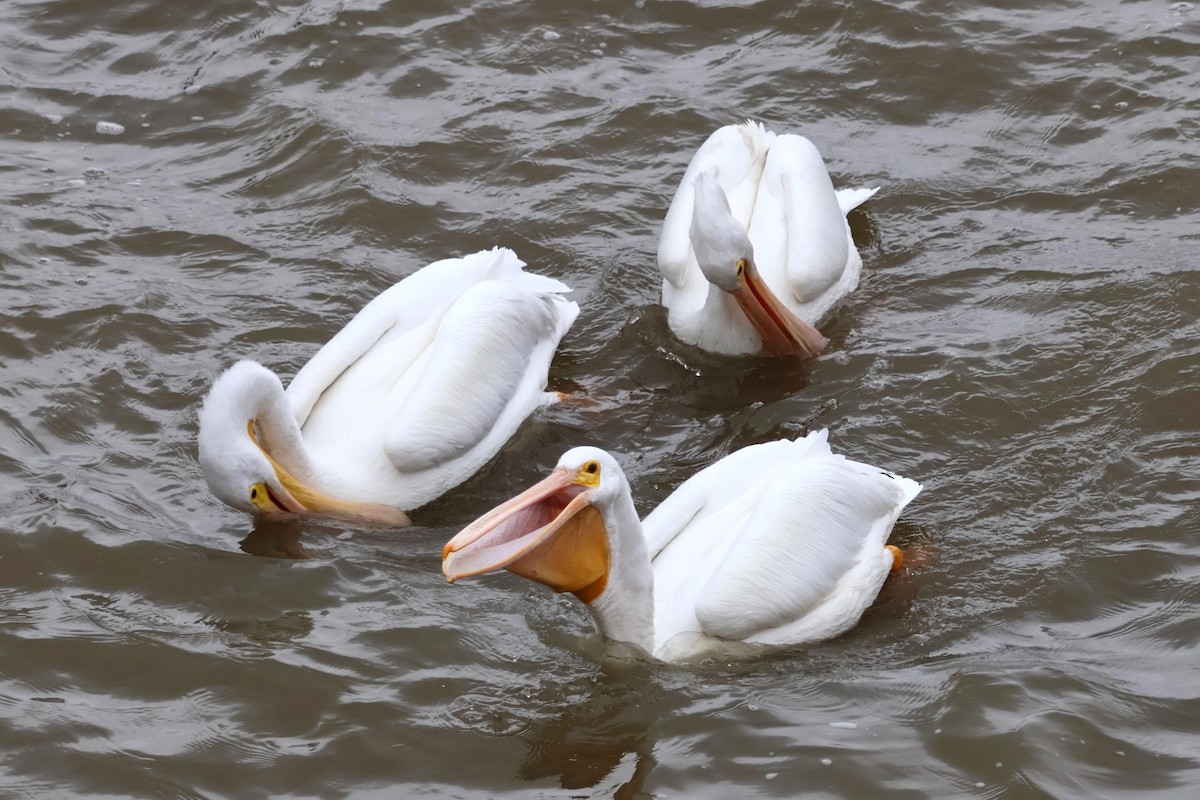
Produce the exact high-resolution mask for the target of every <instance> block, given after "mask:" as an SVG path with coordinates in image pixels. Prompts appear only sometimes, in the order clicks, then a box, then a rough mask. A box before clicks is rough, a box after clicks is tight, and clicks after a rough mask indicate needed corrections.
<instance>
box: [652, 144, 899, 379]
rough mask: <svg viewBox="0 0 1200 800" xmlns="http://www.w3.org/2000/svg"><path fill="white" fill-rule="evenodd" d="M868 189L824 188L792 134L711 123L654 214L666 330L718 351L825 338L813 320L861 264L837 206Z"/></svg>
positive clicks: (804, 347) (793, 350)
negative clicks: (659, 219)
mask: <svg viewBox="0 0 1200 800" xmlns="http://www.w3.org/2000/svg"><path fill="white" fill-rule="evenodd" d="M876 191H878V189H877V188H876V189H850V190H842V191H838V192H835V191H834V188H833V183H832V182H831V181H830V179H829V173H828V172H827V171H826V169H825V163H824V161H823V160H822V159H821V155H820V153H819V152H818V151H817V148H816V147H815V146H813V144H812V143H811V142H810V141H809V140H808V139H805V138H804V137H803V136H797V135H794V134H783V135H779V136H776V135H775V134H774V133H771V132H770V131H767V130H766V129H765V128H764V127H763V126H762V124H761V123H754V122H747V123H745V124H743V125H727V126H725V127H723V128H720V129H719V130H717V131H716V132H715V133H713V134H712V135H711V136H710V137H709V138H708V140H707V141H705V142H704V144H703V145H701V147H700V149H699V150H698V151H697V152H696V155H695V156H694V157H693V158H692V161H691V163H690V164H688V167H687V170H686V171H685V172H684V175H683V179H682V180H681V181H680V183H679V188H678V190H677V191H676V192H675V197H674V199H673V200H672V201H671V205H670V208H669V209H668V210H667V215H666V218H665V219H664V220H663V228H662V235H661V237H660V239H659V248H658V265H659V269H660V270H661V272H662V275H663V293H662V299H663V305H664V306H666V308H667V319H668V322H669V323H670V326H671V330H672V331H674V332H675V335H677V336H678V337H679V338H680V339H682V340H683V341H685V342H688V343H690V344H694V345H697V346H699V347H702V348H704V349H706V350H711V351H714V352H718V353H727V354H748V353H766V354H770V355H797V354H799V355H813V354H814V353H816V352H818V351H819V350H820V349H821V348H822V347H823V346H824V344H825V340H824V338H823V337H821V335H820V333H819V332H817V331H816V330H815V326H817V325H820V324H822V323H823V322H824V321H826V320H827V319H828V317H829V315H830V314H831V312H832V311H833V310H834V308H835V306H836V305H837V303H838V302H839V301H840V300H841V299H842V298H843V297H845V296H846V295H847V294H849V293H850V292H852V291H853V290H854V289H855V287H857V286H858V278H859V273H860V271H861V269H862V259H861V258H860V257H859V254H858V250H857V249H855V247H854V241H853V239H852V238H851V236H850V227H849V225H847V223H846V214H847V213H848V212H849V211H850V210H851V209H853V208H854V207H856V206H858V205H859V204H861V203H863V202H864V201H866V200H867V199H868V198H869V197H871V196H872V195H873V194H875V192H876ZM743 261H744V266H745V269H744V273H743V271H742V270H740V269H739V264H741V263H742V262H743ZM772 300H774V302H772ZM776 304H777V305H776Z"/></svg>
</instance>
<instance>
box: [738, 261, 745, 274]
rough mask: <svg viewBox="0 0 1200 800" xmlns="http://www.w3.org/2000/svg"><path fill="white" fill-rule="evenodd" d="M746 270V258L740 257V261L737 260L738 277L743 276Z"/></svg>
mask: <svg viewBox="0 0 1200 800" xmlns="http://www.w3.org/2000/svg"><path fill="white" fill-rule="evenodd" d="M745 271H746V259H744V258H739V259H738V262H737V274H738V277H739V278H740V277H741V276H742V273H744V272H745Z"/></svg>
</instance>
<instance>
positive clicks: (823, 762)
mask: <svg viewBox="0 0 1200 800" xmlns="http://www.w3.org/2000/svg"><path fill="white" fill-rule="evenodd" d="M821 763H822V764H824V765H825V766H827V767H828V766H829V765H830V764H832V763H833V759H832V758H822V759H821Z"/></svg>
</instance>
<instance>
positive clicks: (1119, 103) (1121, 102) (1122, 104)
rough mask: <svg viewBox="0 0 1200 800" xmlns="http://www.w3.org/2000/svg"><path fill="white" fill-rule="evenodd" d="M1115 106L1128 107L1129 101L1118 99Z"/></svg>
mask: <svg viewBox="0 0 1200 800" xmlns="http://www.w3.org/2000/svg"><path fill="white" fill-rule="evenodd" d="M1117 108H1129V103H1126V102H1125V101H1124V100H1119V101H1118V102H1117Z"/></svg>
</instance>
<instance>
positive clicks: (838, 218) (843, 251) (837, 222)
mask: <svg viewBox="0 0 1200 800" xmlns="http://www.w3.org/2000/svg"><path fill="white" fill-rule="evenodd" d="M846 231H847V227H846V220H845V214H844V212H843V211H842V208H841V206H840V205H839V203H838V197H837V194H836V193H835V192H834V190H833V182H832V181H830V179H829V173H828V172H827V171H826V169H825V162H824V161H823V160H822V159H821V154H820V153H819V152H818V151H817V148H816V146H815V145H813V143H812V142H810V141H809V140H808V139H805V138H804V137H803V136H797V135H795V134H782V135H779V136H777V137H775V142H774V144H773V145H772V146H771V151H770V153H769V154H768V155H767V159H766V165H765V167H764V169H763V176H762V182H761V184H760V185H759V188H758V198H757V202H756V203H755V205H754V217H753V219H752V220H751V222H750V228H749V232H750V241H751V242H752V243H753V245H754V256H755V263H757V265H758V268H759V270H760V271H761V272H762V275H763V277H764V278H765V279H766V282H767V284H768V285H769V286H772V287H776V291H779V289H780V288H782V287H786V289H787V291H785V292H781V295H783V296H784V297H785V298H787V297H788V295H790V298H791V299H792V300H793V303H789V305H794V304H795V302H800V303H809V302H812V301H813V300H816V299H817V298H818V297H820V296H821V295H823V294H824V293H825V292H827V291H828V290H829V289H830V288H832V287H833V286H834V285H835V284H837V282H838V281H839V280H840V279H841V277H842V275H843V273H844V272H845V271H846V267H847V261H848V259H849V255H850V254H849V248H850V241H849V239H848V237H847V235H846ZM856 277H857V276H856ZM849 288H850V289H852V288H853V287H849ZM847 291H849V289H847ZM793 310H797V309H795V308H793ZM802 316H803V318H804V319H809V318H808V317H807V316H804V315H802ZM809 321H810V322H815V320H809Z"/></svg>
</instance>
